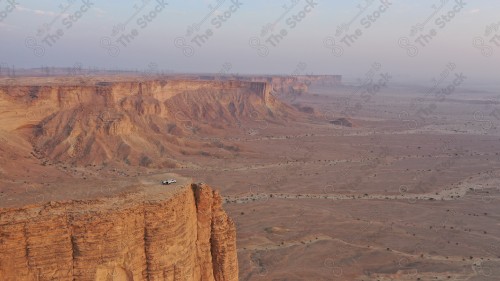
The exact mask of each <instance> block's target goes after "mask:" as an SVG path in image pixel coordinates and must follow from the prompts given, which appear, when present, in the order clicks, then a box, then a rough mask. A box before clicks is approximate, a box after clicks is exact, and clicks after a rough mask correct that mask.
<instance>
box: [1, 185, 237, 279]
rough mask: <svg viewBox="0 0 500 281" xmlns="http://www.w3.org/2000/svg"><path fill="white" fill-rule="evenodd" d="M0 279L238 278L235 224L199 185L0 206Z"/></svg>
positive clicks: (216, 196)
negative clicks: (164, 193)
mask: <svg viewBox="0 0 500 281" xmlns="http://www.w3.org/2000/svg"><path fill="white" fill-rule="evenodd" d="M0 280H8V281H14V280H16V281H17V280H89V281H90V280H92V281H105V280H126V281H131V280H134V281H137V280H200V281H202V280H203V281H205V280H207V281H209V280H221V281H222V280H224V281H229V280H238V261H237V256H236V230H235V225H234V223H233V222H232V220H231V219H230V218H228V216H227V215H226V213H225V212H224V210H223V209H222V207H221V197H220V195H219V194H218V193H217V192H214V191H212V189H211V188H210V187H208V186H206V185H203V184H200V185H195V184H193V185H188V186H184V187H181V188H179V189H178V190H176V191H173V192H172V194H171V195H169V196H164V197H162V196H156V195H155V196H152V195H151V194H148V193H147V191H146V192H144V193H132V194H128V195H122V196H120V197H115V198H106V199H100V200H93V201H72V202H61V203H54V202H51V203H50V204H45V205H42V206H34V205H33V206H26V207H23V208H18V209H13V208H12V209H0Z"/></svg>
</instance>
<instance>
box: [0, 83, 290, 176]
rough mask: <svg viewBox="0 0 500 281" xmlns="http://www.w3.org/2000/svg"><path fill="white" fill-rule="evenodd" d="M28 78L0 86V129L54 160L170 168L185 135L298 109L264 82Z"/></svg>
mask: <svg viewBox="0 0 500 281" xmlns="http://www.w3.org/2000/svg"><path fill="white" fill-rule="evenodd" d="M29 82H30V81H25V82H22V81H21V82H20V83H19V84H20V85H19V86H0V106H4V107H5V110H0V118H2V119H3V120H7V119H8V120H10V121H9V122H3V123H2V124H0V131H5V132H7V133H8V134H16V135H22V136H23V138H24V139H25V140H27V141H29V142H30V143H31V146H32V147H33V149H34V151H35V152H36V154H37V155H38V156H39V157H40V158H47V159H50V160H51V161H69V162H71V163H78V164H102V163H105V162H110V161H115V162H120V163H125V164H131V165H142V166H157V167H173V166H174V165H175V163H173V162H174V161H170V160H169V161H168V163H166V162H165V161H164V160H165V159H173V158H175V157H173V156H175V155H178V153H180V152H181V150H184V151H187V150H189V148H188V149H187V150H186V149H185V146H183V143H182V141H183V138H184V137H185V136H188V135H192V134H193V132H204V133H205V134H207V135H210V134H218V133H219V134H220V133H222V132H223V131H224V130H228V129H229V130H231V129H232V130H239V128H241V127H242V126H241V124H244V123H245V122H247V123H249V122H262V121H267V122H274V123H279V122H281V123H283V122H287V121H288V120H290V119H293V118H294V117H295V116H297V114H298V112H297V111H296V110H295V109H294V108H291V107H290V106H288V105H286V104H284V103H282V102H280V101H279V100H277V99H276V98H275V97H273V96H272V95H271V87H270V85H269V84H268V83H266V82H252V81H237V80H229V81H215V80H214V81H203V80H147V81H113V82H97V83H93V84H81V85H79V84H78V81H71V80H70V81H66V82H64V81H63V82H60V83H45V84H43V83H36V80H35V81H31V84H30V83H29ZM2 108H3V107H2ZM181 147H182V148H181ZM193 150H195V148H193ZM187 152H188V153H191V152H189V151H187ZM176 153H177V154H176ZM192 153H195V152H192ZM158 159H162V160H158ZM156 160H158V161H156ZM160 161H161V162H160ZM164 162H165V163H164Z"/></svg>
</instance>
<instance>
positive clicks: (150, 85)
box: [0, 80, 268, 109]
mask: <svg viewBox="0 0 500 281" xmlns="http://www.w3.org/2000/svg"><path fill="white" fill-rule="evenodd" d="M263 83H264V82H252V81H234V80H230V81H203V80H147V81H130V82H127V81H119V82H97V83H95V84H77V83H69V82H67V83H58V84H53V83H45V84H40V83H38V84H36V85H16V86H0V94H2V95H5V98H7V99H9V100H11V101H17V102H24V103H27V105H34V104H38V103H40V102H43V103H44V104H46V105H49V104H50V105H52V106H55V107H57V108H59V109H60V108H67V107H72V106H78V105H82V104H88V103H95V102H97V103H99V105H103V106H113V105H118V104H119V102H120V101H122V100H123V99H124V98H127V97H129V96H142V97H150V98H154V99H156V100H158V101H159V102H165V101H167V100H168V99H171V98H172V97H174V96H176V95H179V94H185V93H199V94H203V93H215V92H223V93H226V94H231V93H233V94H234V92H235V91H238V92H244V93H245V94H254V95H256V96H258V97H261V98H264V97H265V96H266V90H267V89H268V86H267V85H265V83H264V84H263ZM267 93H268V92H267Z"/></svg>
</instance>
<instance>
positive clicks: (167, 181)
mask: <svg viewBox="0 0 500 281" xmlns="http://www.w3.org/2000/svg"><path fill="white" fill-rule="evenodd" d="M176 182H177V181H176V180H174V179H169V180H164V181H161V184H163V185H169V184H172V183H176Z"/></svg>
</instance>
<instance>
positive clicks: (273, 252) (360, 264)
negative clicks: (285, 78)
mask: <svg viewBox="0 0 500 281" xmlns="http://www.w3.org/2000/svg"><path fill="white" fill-rule="evenodd" d="M312 91H313V93H314V92H315V93H316V95H308V96H302V97H300V98H299V99H297V100H295V102H297V103H300V104H301V105H302V106H311V107H314V108H315V110H316V114H317V115H318V116H319V118H316V119H315V118H311V121H310V122H303V123H298V124H293V126H285V127H283V126H274V125H273V124H268V126H261V127H256V128H251V129H253V130H246V131H245V130H242V132H241V134H240V135H237V136H233V135H231V136H226V137H225V138H223V137H220V138H219V140H220V141H221V142H223V143H232V144H237V145H238V146H239V147H241V151H245V152H247V153H243V152H242V153H240V154H239V155H238V154H222V153H221V154H220V155H218V156H214V157H210V156H207V157H204V158H203V157H197V158H196V159H189V158H186V159H184V161H186V163H196V165H194V167H191V168H186V169H180V170H178V171H176V172H178V173H181V174H184V175H189V176H192V177H194V178H198V179H201V180H203V181H206V182H208V183H209V184H212V185H214V186H219V187H221V191H222V193H223V194H224V195H225V197H226V206H225V208H226V209H227V210H228V211H229V213H230V215H231V216H232V217H233V218H234V219H235V221H236V224H237V227H238V247H239V253H238V254H239V260H240V269H241V274H240V279H241V280H498V276H500V269H499V268H500V246H499V245H500V217H499V215H498V214H499V209H498V203H499V196H500V177H499V176H498V175H499V171H500V156H499V151H500V126H498V125H499V124H500V122H498V120H497V119H496V118H495V117H494V116H491V115H489V112H491V111H493V110H494V108H495V107H496V106H497V105H496V103H494V102H491V100H492V99H493V98H494V92H492V93H482V95H479V97H478V96H477V94H475V96H474V99H472V101H471V98H470V95H468V94H467V93H466V92H463V93H462V92H460V93H457V95H456V96H455V97H454V99H453V100H452V99H448V100H444V101H442V102H433V101H432V100H431V101H429V102H428V103H434V104H435V105H436V108H435V110H434V111H433V112H432V114H427V115H425V114H424V115H421V116H419V115H416V113H415V112H417V110H418V106H421V107H424V106H425V107H426V106H428V105H427V104H424V103H423V102H422V101H420V103H421V104H422V105H417V109H415V108H416V106H415V105H413V104H412V101H414V100H415V99H416V98H418V97H419V96H421V94H420V93H419V91H418V89H414V88H401V87H395V88H388V89H386V90H385V91H383V92H380V93H378V94H377V96H376V97H374V98H373V99H372V100H371V101H370V102H366V103H364V102H363V101H359V100H358V102H361V103H362V109H361V110H358V111H356V112H355V114H352V115H351V116H349V117H351V118H352V119H353V120H354V121H355V123H356V124H357V126H356V127H354V128H347V127H340V126H335V125H332V124H330V123H329V121H331V120H333V119H335V118H339V117H342V114H341V112H342V111H343V109H345V107H346V105H345V100H346V99H348V97H349V93H350V92H351V91H352V90H351V89H349V88H348V87H345V88H335V89H328V88H318V89H313V90H312ZM412 91H413V92H412ZM477 100H480V102H478V101H477ZM481 100H482V101H481ZM488 101H490V102H488ZM354 102H356V101H351V103H354ZM478 112H483V115H484V116H482V117H483V118H482V119H481V118H478V117H479V113H478ZM248 131H250V133H249V132H248ZM213 154H214V155H217V154H216V153H213ZM221 155H223V156H221Z"/></svg>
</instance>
